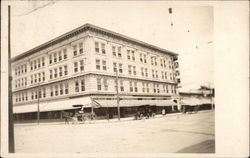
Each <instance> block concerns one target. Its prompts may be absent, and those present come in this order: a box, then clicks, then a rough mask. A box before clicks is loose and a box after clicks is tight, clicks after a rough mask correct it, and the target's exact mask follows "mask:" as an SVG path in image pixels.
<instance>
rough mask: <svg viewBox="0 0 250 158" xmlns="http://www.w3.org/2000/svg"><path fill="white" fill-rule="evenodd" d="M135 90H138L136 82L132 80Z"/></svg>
mask: <svg viewBox="0 0 250 158" xmlns="http://www.w3.org/2000/svg"><path fill="white" fill-rule="evenodd" d="M134 86H135V92H138V87H137V82H134Z"/></svg>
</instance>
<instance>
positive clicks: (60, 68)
mask: <svg viewBox="0 0 250 158" xmlns="http://www.w3.org/2000/svg"><path fill="white" fill-rule="evenodd" d="M62 75H63V72H62V67H59V76H60V77H62Z"/></svg>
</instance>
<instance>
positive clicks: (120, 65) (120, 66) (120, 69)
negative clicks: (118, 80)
mask: <svg viewBox="0 0 250 158" xmlns="http://www.w3.org/2000/svg"><path fill="white" fill-rule="evenodd" d="M122 72H123V70H122V64H119V73H122Z"/></svg>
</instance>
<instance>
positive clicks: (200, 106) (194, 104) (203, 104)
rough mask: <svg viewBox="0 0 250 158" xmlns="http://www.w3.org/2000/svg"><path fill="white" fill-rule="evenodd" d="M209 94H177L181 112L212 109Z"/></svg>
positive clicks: (200, 92)
mask: <svg viewBox="0 0 250 158" xmlns="http://www.w3.org/2000/svg"><path fill="white" fill-rule="evenodd" d="M210 94H211V93H207V91H206V92H203V91H199V90H198V91H195V92H179V95H180V106H181V111H183V112H188V111H198V110H209V109H213V108H214V100H213V96H212V95H210Z"/></svg>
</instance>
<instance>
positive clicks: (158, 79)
mask: <svg viewBox="0 0 250 158" xmlns="http://www.w3.org/2000/svg"><path fill="white" fill-rule="evenodd" d="M177 59H178V58H177V54H176V53H173V52H170V51H168V50H165V49H162V48H159V47H156V46H153V45H150V44H147V43H144V42H141V41H139V40H135V39H132V38H130V37H127V36H124V35H121V34H118V33H115V32H112V31H109V30H106V29H103V28H100V27H97V26H93V25H91V24H85V25H83V26H81V27H79V28H77V29H75V30H72V31H70V32H68V33H66V34H63V35H61V36H59V37H57V38H55V39H53V40H51V41H48V42H46V43H44V44H42V45H40V46H38V47H35V48H33V49H31V50H29V51H27V52H25V53H23V54H20V55H18V56H16V57H14V58H13V59H12V76H13V85H12V87H13V103H14V113H15V114H16V115H15V119H18V120H20V119H35V118H36V113H37V111H38V105H39V111H40V112H41V119H43V118H60V117H61V112H62V111H63V110H69V111H70V110H72V109H74V108H75V107H73V106H72V105H78V104H82V105H84V106H85V107H86V109H88V108H91V107H93V106H94V105H95V104H98V106H99V107H100V108H96V109H94V110H95V112H96V114H97V116H103V115H105V113H107V111H105V107H109V110H108V113H110V116H112V115H114V116H115V115H117V110H116V95H117V91H116V85H117V83H118V93H119V97H120V102H119V103H120V104H119V106H120V107H121V115H122V116H123V115H124V114H128V113H131V109H133V107H137V106H140V105H155V106H161V107H162V106H165V107H170V108H171V109H172V110H173V109H175V103H174V102H173V99H174V98H175V97H176V96H178V92H177V84H178V82H177V80H178V74H179V71H178V70H177V69H176V67H177V68H178V62H177ZM132 111H133V110H132Z"/></svg>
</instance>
